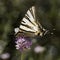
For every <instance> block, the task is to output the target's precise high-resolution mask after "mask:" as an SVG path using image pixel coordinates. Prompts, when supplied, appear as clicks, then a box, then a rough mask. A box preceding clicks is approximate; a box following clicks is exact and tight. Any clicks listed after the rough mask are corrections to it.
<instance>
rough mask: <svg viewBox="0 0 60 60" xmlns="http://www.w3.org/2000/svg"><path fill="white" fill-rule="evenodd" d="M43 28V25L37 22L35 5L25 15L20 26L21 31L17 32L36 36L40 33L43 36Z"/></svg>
mask: <svg viewBox="0 0 60 60" xmlns="http://www.w3.org/2000/svg"><path fill="white" fill-rule="evenodd" d="M41 28H42V26H41V25H40V24H39V23H38V22H37V20H36V17H35V7H34V6H32V7H31V8H30V9H29V10H28V11H27V13H26V14H25V16H24V17H23V19H22V21H21V24H20V26H19V33H17V34H18V35H26V36H35V35H38V33H40V36H42V34H43V32H42V31H41Z"/></svg>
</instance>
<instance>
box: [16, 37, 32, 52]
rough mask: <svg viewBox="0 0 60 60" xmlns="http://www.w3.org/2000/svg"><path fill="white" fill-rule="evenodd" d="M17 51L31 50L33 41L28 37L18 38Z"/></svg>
mask: <svg viewBox="0 0 60 60" xmlns="http://www.w3.org/2000/svg"><path fill="white" fill-rule="evenodd" d="M15 43H16V49H18V50H20V51H23V50H24V49H29V48H30V46H31V45H32V42H31V40H30V39H29V38H28V37H21V36H19V37H17V38H16V41H15Z"/></svg>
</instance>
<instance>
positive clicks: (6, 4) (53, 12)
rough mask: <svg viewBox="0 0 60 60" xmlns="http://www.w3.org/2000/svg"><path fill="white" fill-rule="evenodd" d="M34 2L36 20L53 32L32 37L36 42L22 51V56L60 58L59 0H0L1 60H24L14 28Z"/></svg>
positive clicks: (32, 59) (41, 59)
mask: <svg viewBox="0 0 60 60" xmlns="http://www.w3.org/2000/svg"><path fill="white" fill-rule="evenodd" d="M33 5H34V6H35V7H36V18H37V20H38V21H39V22H40V23H41V24H42V26H43V27H44V28H46V29H48V30H49V31H50V33H49V34H47V35H46V36H44V37H43V38H41V39H40V37H36V38H34V39H32V41H33V42H34V44H33V45H32V47H31V50H29V51H27V52H23V55H22V60H60V0H0V60H21V52H20V51H18V50H16V48H15V36H14V28H16V27H18V26H19V25H20V21H21V20H22V18H23V17H24V15H25V13H26V12H27V10H28V9H29V8H30V7H32V6H33Z"/></svg>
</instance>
